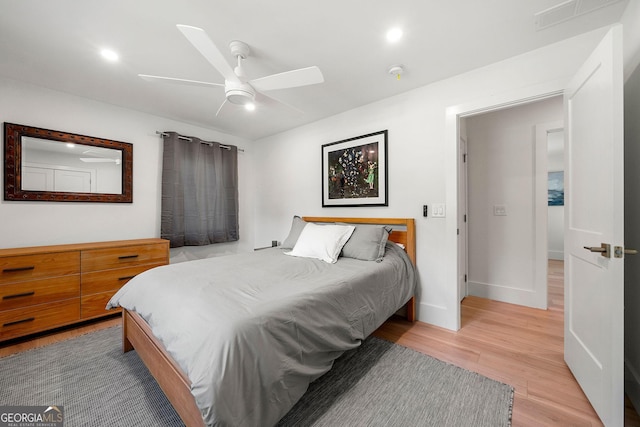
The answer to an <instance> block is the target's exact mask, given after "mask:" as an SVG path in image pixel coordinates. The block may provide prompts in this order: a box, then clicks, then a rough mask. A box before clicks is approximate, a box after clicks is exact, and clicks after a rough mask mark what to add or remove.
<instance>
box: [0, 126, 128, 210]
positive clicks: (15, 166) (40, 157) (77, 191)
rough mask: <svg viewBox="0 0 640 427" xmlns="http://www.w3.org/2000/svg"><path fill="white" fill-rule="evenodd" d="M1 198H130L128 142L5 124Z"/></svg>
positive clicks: (88, 199)
mask: <svg viewBox="0 0 640 427" xmlns="http://www.w3.org/2000/svg"><path fill="white" fill-rule="evenodd" d="M4 141H5V143H4V147H5V149H4V160H5V162H4V172H5V174H4V178H5V179H4V184H5V191H4V199H5V200H21V201H62V202H64V201H74V202H107V203H119V202H120V203H131V202H132V201H133V190H132V187H133V185H132V184H133V182H132V181H133V145H132V144H129V143H126V142H119V141H112V140H109V139H102V138H94V137H90V136H85V135H77V134H72V133H66V132H59V131H53V130H48V129H40V128H35V127H31V126H23V125H17V124H13V123H5V125H4Z"/></svg>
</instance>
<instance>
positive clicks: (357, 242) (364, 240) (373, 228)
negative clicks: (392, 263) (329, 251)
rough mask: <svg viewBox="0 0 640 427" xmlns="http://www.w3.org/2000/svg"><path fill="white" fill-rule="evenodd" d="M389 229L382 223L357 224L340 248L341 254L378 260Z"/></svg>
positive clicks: (348, 256)
mask: <svg viewBox="0 0 640 427" xmlns="http://www.w3.org/2000/svg"><path fill="white" fill-rule="evenodd" d="M390 232H391V229H390V228H388V227H385V226H383V225H371V224H357V225H356V229H355V230H354V231H353V234H352V235H351V238H350V239H349V240H348V241H347V243H346V244H345V245H344V247H343V248H342V256H343V257H346V258H355V259H360V260H363V261H380V260H382V257H383V256H384V249H385V245H386V243H387V239H388V238H389V233H390Z"/></svg>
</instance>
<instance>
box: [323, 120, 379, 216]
mask: <svg viewBox="0 0 640 427" xmlns="http://www.w3.org/2000/svg"><path fill="white" fill-rule="evenodd" d="M387 136H388V131H387V130H382V131H379V132H375V133H370V134H367V135H362V136H357V137H355V138H349V139H345V140H342V141H337V142H332V143H330V144H324V145H323V146H322V206H323V207H330V206H388V205H389V204H388V188H389V186H388V176H387Z"/></svg>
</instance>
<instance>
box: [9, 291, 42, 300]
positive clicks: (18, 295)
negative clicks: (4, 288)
mask: <svg viewBox="0 0 640 427" xmlns="http://www.w3.org/2000/svg"><path fill="white" fill-rule="evenodd" d="M31 295H35V291H31V292H23V293H21V294H15V295H5V296H3V297H2V299H13V298H20V297H30V296H31Z"/></svg>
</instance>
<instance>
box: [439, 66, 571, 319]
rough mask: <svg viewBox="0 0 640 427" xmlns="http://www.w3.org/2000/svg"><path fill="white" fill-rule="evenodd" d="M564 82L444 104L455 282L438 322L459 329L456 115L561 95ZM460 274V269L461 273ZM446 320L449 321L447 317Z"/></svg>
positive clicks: (449, 247)
mask: <svg viewBox="0 0 640 427" xmlns="http://www.w3.org/2000/svg"><path fill="white" fill-rule="evenodd" d="M566 85H567V81H566V80H565V79H561V80H555V81H551V82H547V83H543V84H540V85H534V86H528V87H524V88H520V89H517V90H513V91H509V92H506V93H502V94H499V95H492V96H487V97H484V98H481V99H479V100H477V101H475V102H472V103H468V104H463V105H456V106H451V107H448V108H447V110H446V125H445V131H446V134H445V136H446V142H447V143H446V147H445V149H446V150H447V153H446V155H445V159H446V160H445V161H446V164H445V170H446V171H447V172H446V182H447V191H446V203H447V212H448V213H449V215H447V217H448V218H447V223H446V225H445V227H446V242H445V251H446V254H447V257H446V258H445V259H447V260H448V261H447V267H446V270H447V278H448V279H449V280H448V283H455V284H456V290H455V293H452V294H451V295H450V297H449V298H448V300H447V309H448V310H451V312H452V313H453V317H449V318H448V319H442V320H444V322H442V324H444V325H445V327H449V328H450V329H453V330H456V331H457V330H459V329H460V326H461V313H460V295H459V293H460V289H459V287H458V286H457V284H458V277H459V274H460V271H459V268H460V264H461V263H460V260H459V250H460V248H459V242H458V234H457V230H458V228H459V217H460V215H459V212H458V210H459V209H458V200H459V197H460V194H459V182H458V177H459V159H460V155H461V153H460V144H459V141H460V137H461V132H460V119H462V118H465V117H470V116H473V115H476V114H480V113H487V112H491V111H497V110H502V109H505V108H510V107H515V106H518V105H524V104H528V103H531V102H535V101H541V100H543V99H547V98H551V97H554V96H558V95H564V89H565V87H566ZM463 274H464V273H463ZM447 320H449V321H447Z"/></svg>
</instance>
